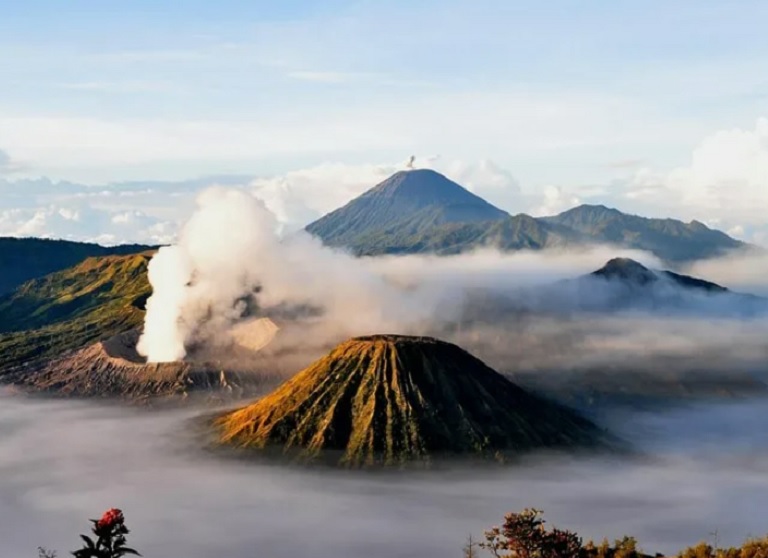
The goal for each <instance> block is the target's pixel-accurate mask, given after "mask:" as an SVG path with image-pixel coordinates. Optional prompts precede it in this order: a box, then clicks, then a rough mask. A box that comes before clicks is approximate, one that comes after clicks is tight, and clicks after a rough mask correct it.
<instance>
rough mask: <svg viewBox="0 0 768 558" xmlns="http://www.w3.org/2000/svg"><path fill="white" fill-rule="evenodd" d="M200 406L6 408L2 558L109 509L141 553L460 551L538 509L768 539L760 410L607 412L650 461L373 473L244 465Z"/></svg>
mask: <svg viewBox="0 0 768 558" xmlns="http://www.w3.org/2000/svg"><path fill="white" fill-rule="evenodd" d="M193 414H195V411H193V410H189V409H187V410H185V411H183V412H180V411H173V412H147V411H138V410H136V411H133V410H128V409H124V408H120V407H114V406H112V407H106V406H99V405H96V404H93V403H78V402H71V401H68V402H64V401H41V400H29V399H23V398H18V397H4V398H3V400H2V406H1V407H0V429H2V436H0V517H2V519H3V520H2V522H0V541H1V544H2V551H3V552H2V555H3V556H4V557H9V558H17V557H18V558H22V557H27V556H34V555H35V553H36V547H37V546H38V545H43V546H48V547H50V548H56V549H58V550H59V555H60V556H63V555H65V554H66V553H67V552H68V551H69V550H74V549H75V548H77V547H79V543H78V541H79V539H78V536H77V535H78V534H79V533H83V532H87V531H88V525H89V524H88V523H87V519H88V518H91V517H94V516H97V515H98V514H100V513H101V511H103V510H104V509H106V508H109V507H112V506H115V507H120V508H122V509H123V510H124V511H125V514H126V519H127V524H128V526H129V527H130V528H131V529H132V530H133V532H132V534H131V535H130V540H129V542H130V543H132V545H134V546H135V547H136V548H137V549H139V550H140V551H141V552H142V553H143V554H144V555H145V556H147V557H150V558H181V557H184V558H203V557H205V558H209V557H214V556H221V557H227V558H239V557H243V558H254V557H260V558H270V557H286V558H287V557H290V558H294V557H296V556H361V557H362V556H365V557H366V558H376V557H382V558H384V557H386V558H391V557H393V556H398V557H401V556H402V557H406V556H413V557H419V558H424V557H434V556H460V555H461V547H462V545H463V543H464V539H465V537H466V535H468V534H469V533H470V532H471V533H473V534H474V536H475V537H478V536H480V535H481V534H482V531H483V529H484V528H487V527H490V526H492V525H494V524H497V523H499V521H500V520H501V518H502V516H503V514H504V513H505V512H506V511H513V510H520V509H522V508H524V507H526V506H535V507H538V508H541V509H543V510H544V511H545V513H546V516H547V518H549V520H550V521H551V522H552V523H554V524H556V525H558V526H561V527H568V528H572V529H575V530H577V531H578V532H579V533H581V534H582V535H583V536H584V537H585V538H588V537H595V538H602V537H603V536H607V537H619V536H622V535H624V534H630V535H634V536H637V537H638V538H639V539H640V541H641V543H642V546H643V548H644V549H646V550H647V551H651V552H657V551H660V552H671V551H675V550H678V549H679V548H681V547H683V546H685V545H688V544H692V543H695V542H697V541H699V540H702V539H706V538H709V539H711V538H712V535H710V533H711V532H713V531H715V530H717V531H718V536H719V541H720V543H721V544H730V543H737V542H741V540H742V539H743V538H745V537H748V536H750V535H761V534H764V533H766V532H768V522H766V520H765V518H766V513H767V512H768V443H767V442H768V431H766V429H765V424H767V423H768V401H763V400H753V401H749V402H742V403H738V404H730V405H722V404H720V405H711V404H710V405H706V406H701V407H689V408H687V409H682V410H680V409H679V410H675V411H669V412H663V413H660V412H655V413H653V414H643V413H637V412H632V413H629V412H626V411H625V412H623V413H622V414H619V413H616V414H614V415H613V416H609V417H608V423H606V424H605V425H606V426H609V427H611V428H613V429H614V430H615V431H616V432H618V433H619V434H621V435H623V436H625V437H626V438H628V439H630V440H632V441H634V442H635V443H636V444H637V445H638V446H639V447H641V448H643V449H646V450H648V451H649V453H651V454H652V455H653V456H654V457H652V458H647V459H635V460H625V459H622V460H610V459H607V458H601V459H578V460H567V459H566V460H563V459H562V458H560V459H558V460H556V461H548V460H539V461H537V460H533V461H531V462H530V463H529V464H528V465H525V466H520V467H515V468H509V469H505V470H502V471H498V470H497V471H495V472H490V471H478V470H475V471H461V472H459V471H454V472H450V473H448V472H445V473H430V474H425V473H422V474H414V473H409V474H404V473H402V474H387V475H384V474H366V473H359V472H357V473H349V472H348V473H343V472H332V471H317V470H313V471H309V470H302V469H295V468H286V467H278V466H267V465H258V464H246V463H242V462H236V461H232V460H223V459H220V458H217V457H214V456H211V455H207V454H203V453H202V452H200V451H199V450H198V449H197V448H196V447H194V446H193V445H192V444H191V443H190V442H189V441H186V442H185V441H184V438H183V437H182V438H180V437H179V436H178V433H179V432H183V431H184V430H185V429H186V428H187V424H186V421H187V419H188V418H189V417H190V416H191V415H193Z"/></svg>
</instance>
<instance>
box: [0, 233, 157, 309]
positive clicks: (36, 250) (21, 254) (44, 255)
mask: <svg viewBox="0 0 768 558" xmlns="http://www.w3.org/2000/svg"><path fill="white" fill-rule="evenodd" d="M148 248H149V247H147V246H139V245H133V244H132V245H124V246H111V247H105V246H99V245H98V244H89V243H85V242H71V241H68V240H49V239H44V238H0V269H1V270H2V271H3V272H2V274H0V295H2V294H5V293H8V292H10V291H12V290H13V289H15V288H16V287H18V286H19V285H21V284H22V283H24V282H25V281H29V280H30V279H34V278H37V277H42V276H44V275H47V274H49V273H53V272H55V271H60V270H62V269H66V268H68V267H71V266H73V265H76V264H77V263H79V262H81V261H83V260H84V259H85V258H88V257H92V256H108V255H127V254H136V253H138V252H141V251H144V250H147V249H148Z"/></svg>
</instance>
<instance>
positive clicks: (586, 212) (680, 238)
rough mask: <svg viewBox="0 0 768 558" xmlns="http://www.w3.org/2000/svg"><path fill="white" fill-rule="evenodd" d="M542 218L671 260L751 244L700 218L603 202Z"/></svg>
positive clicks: (595, 239) (590, 236)
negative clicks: (633, 211)
mask: <svg viewBox="0 0 768 558" xmlns="http://www.w3.org/2000/svg"><path fill="white" fill-rule="evenodd" d="M542 221H544V222H545V223H547V224H551V225H559V226H561V227H563V228H565V229H568V230H571V231H573V232H574V233H580V234H581V235H583V236H584V237H585V238H588V239H591V240H592V241H593V242H601V243H607V244H616V245H619V246H626V247H628V248H636V249H640V250H646V251H648V252H652V253H654V254H656V255H657V256H659V257H660V258H662V259H663V260H666V261H669V262H677V261H690V260H698V259H703V258H712V257H716V256H721V255H723V254H725V253H726V252H727V251H728V250H734V249H740V248H746V247H747V246H748V245H747V244H745V243H744V242H741V241H739V240H736V239H734V238H731V237H730V236H728V235H727V234H725V233H724V232H721V231H718V230H714V229H710V228H709V227H707V226H706V225H704V224H703V223H700V222H698V221H691V222H690V223H684V222H682V221H678V220H676V219H649V218H647V217H640V216H638V215H627V214H626V213H622V212H621V211H618V210H617V209H612V208H608V207H605V206H602V205H581V206H579V207H575V208H573V209H570V210H568V211H565V212H563V213H561V214H559V215H556V216H554V217H545V218H543V219H542Z"/></svg>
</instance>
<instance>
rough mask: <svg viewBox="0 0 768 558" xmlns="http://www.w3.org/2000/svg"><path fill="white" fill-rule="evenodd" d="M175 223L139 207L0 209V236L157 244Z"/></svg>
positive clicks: (172, 232)
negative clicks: (119, 209) (116, 210)
mask: <svg viewBox="0 0 768 558" xmlns="http://www.w3.org/2000/svg"><path fill="white" fill-rule="evenodd" d="M175 232H176V226H175V225H174V224H172V223H167V222H162V221H160V220H158V219H156V218H153V217H151V216H149V215H146V214H143V213H141V212H140V211H129V212H123V213H112V212H109V211H104V210H99V209H94V208H92V207H88V206H87V205H80V206H74V205H70V206H56V205H49V206H47V207H37V208H21V209H6V210H3V211H0V235H1V236H18V237H26V236H36V237H45V238H64V239H70V240H81V241H91V242H99V243H102V244H119V243H126V242H142V243H148V244H161V243H167V242H171V241H173V240H174V238H175Z"/></svg>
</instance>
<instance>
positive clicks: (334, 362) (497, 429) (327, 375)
mask: <svg viewBox="0 0 768 558" xmlns="http://www.w3.org/2000/svg"><path fill="white" fill-rule="evenodd" d="M214 425H215V426H216V428H217V429H218V432H219V441H220V442H221V443H223V444H229V445H234V446H236V447H251V448H279V449H281V451H282V453H286V454H295V455H298V456H299V457H301V458H315V457H325V458H331V459H332V460H333V461H335V462H337V463H338V464H341V465H347V466H370V465H394V464H399V463H404V462H407V461H412V460H417V461H425V460H429V459H430V458H434V457H438V456H457V455H464V456H478V457H495V458H500V457H503V456H505V455H515V454H519V453H521V452H525V451H530V450H534V449H542V448H569V447H577V446H582V447H583V446H599V445H602V443H603V438H604V436H603V433H602V432H601V431H600V430H599V429H598V428H597V427H596V426H595V425H594V424H592V423H591V422H589V421H588V420H586V419H584V418H582V417H581V416H579V415H578V414H576V413H575V412H573V411H571V410H569V409H567V408H565V407H562V406H560V405H558V404H555V403H553V402H550V401H547V400H545V399H542V398H540V397H537V396H535V395H533V394H531V393H528V392H527V391H525V390H523V389H521V388H519V387H517V386H516V385H514V384H513V383H512V382H510V381H509V380H507V379H506V378H504V377H503V376H502V375H500V374H498V373H497V372H495V371H493V370H491V369H490V368H488V367H487V366H486V365H485V364H483V363H482V362H481V361H480V360H478V359H476V358H475V357H473V356H472V355H470V354H469V353H467V352H466V351H464V350H463V349H461V348H459V347H457V346H455V345H452V344H450V343H445V342H442V341H438V340H436V339H432V338H427V337H407V336H396V335H378V336H372V337H361V338H356V339H352V340H350V341H347V342H345V343H342V344H341V345H339V346H337V347H336V348H335V349H334V350H333V351H331V352H330V353H329V354H328V355H327V356H325V357H324V358H322V359H320V360H318V361H317V362H315V363H314V364H312V365H311V366H309V367H308V368H306V369H305V370H303V371H302V372H300V373H299V374H298V375H296V376H295V377H294V378H292V379H291V380H289V381H288V382H286V383H285V384H283V385H282V386H280V387H279V388H278V389H277V390H276V391H275V392H274V393H272V394H271V395H269V396H267V397H265V398H263V399H261V400H259V401H258V402H256V403H254V404H252V405H250V406H247V407H244V408H242V409H240V410H237V411H234V412H230V413H227V414H224V415H222V416H220V417H218V418H217V419H215V421H214Z"/></svg>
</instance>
